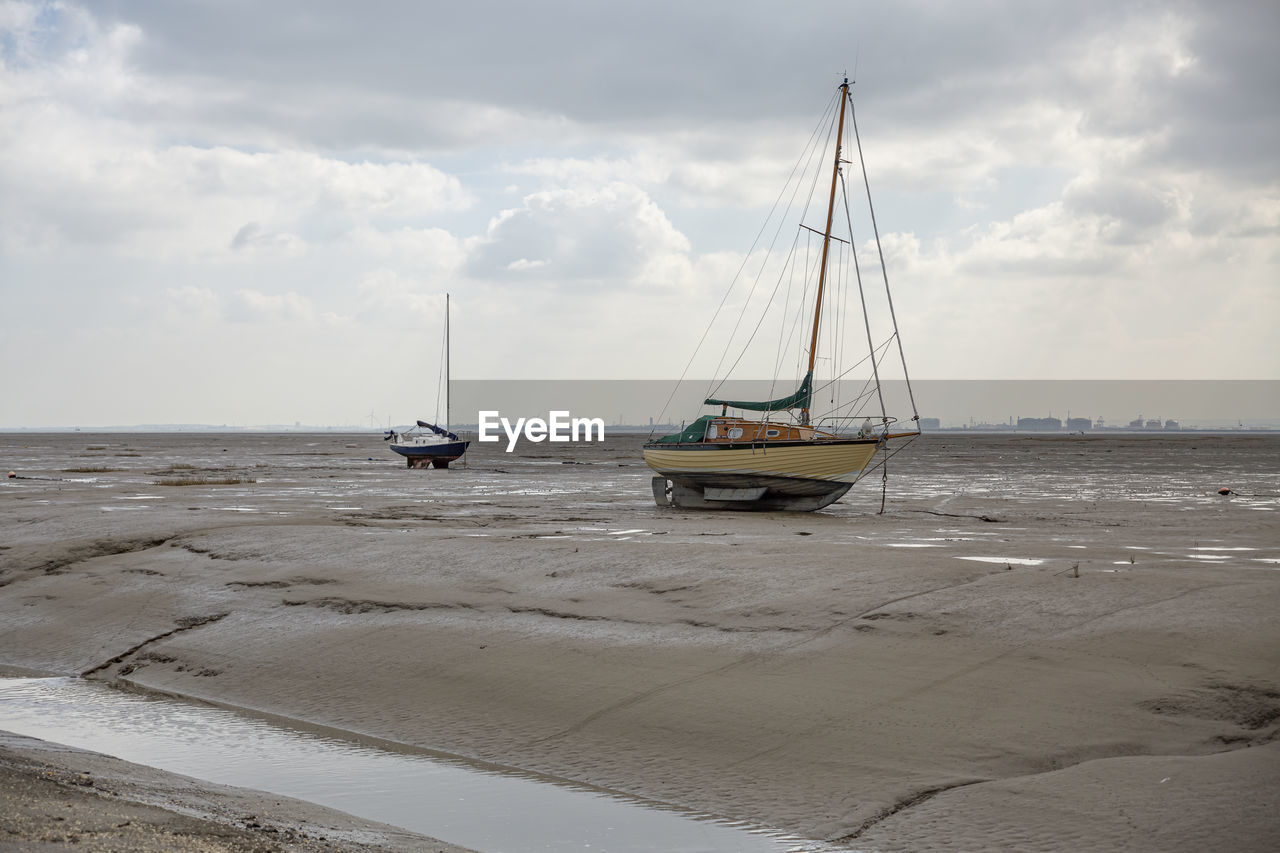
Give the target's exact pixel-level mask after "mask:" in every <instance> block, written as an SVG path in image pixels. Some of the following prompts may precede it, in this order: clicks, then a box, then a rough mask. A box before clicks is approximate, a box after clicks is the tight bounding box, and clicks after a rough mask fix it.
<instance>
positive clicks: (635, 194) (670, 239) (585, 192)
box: [467, 182, 690, 285]
mask: <svg viewBox="0 0 1280 853" xmlns="http://www.w3.org/2000/svg"><path fill="white" fill-rule="evenodd" d="M689 250H690V246H689V241H688V240H687V239H686V238H685V237H684V235H682V234H681V233H680V232H678V231H677V230H676V229H675V228H674V227H673V226H672V224H671V221H670V220H669V219H668V218H667V217H666V215H665V214H664V213H663V212H662V211H661V210H660V209H659V208H658V207H657V205H655V204H654V203H653V201H652V200H651V199H650V198H649V197H648V195H647V194H646V193H645V192H644V191H643V190H641V189H639V188H638V187H635V186H632V185H629V184H623V183H617V182H615V183H610V184H605V185H602V186H597V187H593V188H592V187H579V188H575V189H559V190H549V191H546V192H539V193H533V194H531V195H528V196H526V197H525V198H524V202H523V205H522V206H521V207H519V208H512V209H508V210H504V211H502V212H501V213H500V214H499V215H498V216H497V217H495V218H494V220H493V221H492V222H491V223H490V225H489V228H488V230H487V232H486V234H485V236H484V238H483V240H481V241H479V242H478V243H477V244H476V245H475V248H474V252H473V253H472V255H471V259H470V262H469V264H468V268H467V271H468V273H469V274H470V275H471V276H473V277H475V278H479V279H489V280H495V281H505V282H517V281H524V280H528V279H530V278H533V279H535V280H542V281H549V282H553V283H556V284H561V285H571V284H573V283H574V282H582V281H602V280H603V281H618V282H628V281H634V280H636V279H638V278H641V277H643V276H644V275H645V272H646V270H647V269H648V268H649V267H650V265H652V264H654V263H656V262H658V260H659V259H660V258H661V257H663V256H665V255H672V254H675V255H681V254H684V253H687V252H688V251H689Z"/></svg>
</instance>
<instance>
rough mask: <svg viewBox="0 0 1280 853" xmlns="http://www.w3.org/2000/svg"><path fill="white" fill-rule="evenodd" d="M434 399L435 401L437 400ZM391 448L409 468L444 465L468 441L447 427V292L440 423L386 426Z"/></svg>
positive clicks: (461, 449) (455, 457)
mask: <svg viewBox="0 0 1280 853" xmlns="http://www.w3.org/2000/svg"><path fill="white" fill-rule="evenodd" d="M437 402H438V401H437ZM384 440H386V441H390V442H391V444H390V445H389V446H390V447H391V450H392V451H393V452H395V453H398V454H400V455H401V456H403V457H404V458H405V462H406V463H407V464H408V466H409V467H410V468H428V467H434V468H448V467H449V463H450V462H453V461H454V460H455V459H460V458H462V454H464V453H466V452H467V447H468V446H470V444H471V442H469V441H464V440H463V439H462V438H460V437H459V436H458V435H457V433H454V432H451V431H450V430H449V294H447V293H446V294H445V296H444V426H439V425H437V424H433V423H428V422H427V421H418V422H417V425H416V426H414V427H411V428H409V429H407V430H405V431H404V432H396V431H395V430H387V435H386V437H385V439H384Z"/></svg>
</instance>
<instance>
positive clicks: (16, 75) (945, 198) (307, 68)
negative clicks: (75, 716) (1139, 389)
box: [0, 0, 1280, 427]
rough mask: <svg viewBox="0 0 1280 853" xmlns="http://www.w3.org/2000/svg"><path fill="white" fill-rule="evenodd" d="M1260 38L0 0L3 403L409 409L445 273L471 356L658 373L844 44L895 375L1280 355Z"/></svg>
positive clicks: (931, 19)
mask: <svg viewBox="0 0 1280 853" xmlns="http://www.w3.org/2000/svg"><path fill="white" fill-rule="evenodd" d="M1277 36H1280V5H1277V4H1276V3H1274V2H1271V0H1256V2H1230V0H1227V2H1223V0H1214V2H1212V3H1210V2H1203V3H1197V2H1186V3H1181V2H1158V3H1156V2H1152V3H1143V2H1137V3H1116V2H1114V0H1106V2H1090V1H1089V0H1085V2H1075V3H1061V2H1021V1H1020V0H1007V2H995V0H992V2H981V1H980V0H975V2H956V3H943V2H917V3H911V2H906V3H884V2H861V0H852V2H851V0H839V2H830V3H826V2H799V3H787V4H781V3H763V2H733V3H728V2H706V3H689V2H680V3H668V2H650V3H640V4H634V3H633V4H622V3H608V2H587V0H582V2H557V1H556V0H552V2H540V3H527V2H518V1H517V0H510V2H482V3H456V2H450V3H444V2H440V3H435V2H416V1H415V2H410V0H404V2H373V3H359V4H357V3H349V2H323V0H293V2H289V0H277V1H276V2H271V3H260V2H256V0H255V2H249V0H217V2H212V0H210V2H196V1H195V0H129V2H125V0H118V2H112V0H99V2H93V3H85V4H79V3H75V2H70V0H68V2H48V3H45V2H25V1H24V0H0V317H2V318H3V321H4V328H3V333H2V334H0V363H2V366H0V427H16V426H53V425H64V426H69V425H76V424H80V425H109V424H140V423H212V424H222V423H225V424H238V425H250V424H272V423H276V424H278V423H293V422H294V421H301V422H303V423H307V424H317V425H321V424H361V423H363V424H365V425H368V424H369V422H370V419H371V416H372V417H373V418H374V419H376V420H377V421H378V422H385V421H386V420H387V418H391V419H392V420H393V421H395V422H397V423H403V422H406V421H408V420H411V419H412V418H413V417H415V416H419V415H421V414H425V413H429V412H430V411H431V407H432V406H434V400H435V397H436V383H437V377H438V375H439V360H440V343H441V341H440V338H441V326H442V316H443V313H442V312H443V303H444V294H445V293H446V292H448V293H450V294H452V302H453V332H454V334H453V366H454V370H453V373H454V376H455V377H456V378H466V379H496V378H542V379H570V378H574V379H587V378H590V379H610V378H619V379H623V378H635V379H640V378H643V379H664V378H674V377H676V376H679V375H680V373H681V372H682V371H683V370H684V369H685V367H686V364H687V363H688V361H689V358H690V355H691V353H692V352H693V350H694V345H695V344H696V343H697V340H698V338H699V336H700V335H701V334H702V332H703V330H704V328H705V327H706V324H707V322H708V320H709V319H710V318H711V316H712V314H713V313H714V311H715V308H716V305H717V303H718V302H719V300H720V298H721V297H722V295H723V294H724V292H725V287H726V286H727V284H728V283H729V281H730V280H731V279H732V278H733V276H734V273H735V271H736V270H737V269H738V268H739V267H740V266H741V264H742V262H743V258H744V254H745V253H747V252H748V250H749V249H750V247H751V244H752V240H753V238H754V236H755V234H756V233H757V231H758V229H759V228H760V225H761V223H762V222H763V221H764V215H765V213H766V212H767V211H768V209H769V206H770V204H771V203H772V202H773V199H774V198H775V197H776V195H777V193H778V191H779V189H781V187H782V184H783V182H784V181H785V179H786V177H787V174H788V171H789V170H790V169H791V167H792V165H793V164H794V163H795V161H796V158H797V156H798V155H799V154H800V152H801V150H802V148H803V146H804V145H805V140H806V139H807V137H808V135H809V133H810V132H811V130H812V129H813V127H814V123H815V121H816V120H817V118H818V117H819V116H820V115H821V113H822V111H823V109H824V106H825V105H826V104H827V103H828V101H829V100H830V98H831V94H832V92H833V90H834V87H835V86H836V85H837V84H838V83H839V81H840V79H841V77H842V75H843V73H844V72H846V71H847V72H848V73H849V74H850V76H852V77H854V78H855V80H856V84H855V86H854V99H855V103H856V104H857V115H858V122H859V130H860V131H861V134H862V142H863V147H864V151H865V155H866V162H867V169H868V172H869V174H870V176H871V182H872V189H873V192H874V193H875V198H876V214H877V217H878V220H879V225H880V230H881V236H882V238H883V243H884V249H885V256H886V263H887V266H888V270H889V275H890V278H891V280H892V283H893V288H894V291H893V292H894V300H895V305H896V308H897V312H898V316H899V321H900V326H901V331H902V338H903V342H904V344H905V351H906V356H907V360H908V363H909V364H910V367H911V372H912V375H913V377H919V378H931V379H949V378H981V379H998V378H1009V379H1078V378H1127V379H1178V378H1185V379H1224V378H1242V379H1243V378H1249V379H1276V378H1280V347H1277V345H1276V332H1275V327H1276V325H1277V323H1280V157H1278V156H1277V153H1276V152H1277V151H1280V109H1277V103H1278V102H1277V95H1276V92H1277V91H1280V52H1278V51H1277V50H1276V49H1275V41H1276V38H1277ZM816 224H819V225H820V223H816ZM863 236H866V235H863ZM867 245H869V246H871V245H873V244H867ZM871 251H872V252H874V249H873V248H872V249H871ZM735 298H736V297H735ZM730 307H732V306H730ZM712 366H713V365H710V364H709V365H706V366H705V367H704V366H702V365H694V367H693V371H692V372H693V375H700V372H701V373H704V374H709V373H710V368H711V367H712ZM926 408H927V407H926Z"/></svg>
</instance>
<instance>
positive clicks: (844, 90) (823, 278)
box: [800, 77, 849, 424]
mask: <svg viewBox="0 0 1280 853" xmlns="http://www.w3.org/2000/svg"><path fill="white" fill-rule="evenodd" d="M848 100H849V78H848V77H846V78H844V82H843V83H841V84H840V121H839V125H838V127H837V128H836V158H835V162H834V163H833V164H832V166H831V197H830V198H829V199H828V200H827V227H826V228H825V229H824V230H823V232H822V266H821V267H820V268H819V270H818V294H817V296H816V297H815V300H814V306H813V338H812V340H811V342H810V344H809V375H810V376H812V375H813V365H814V362H816V361H817V359H818V325H819V322H820V320H821V318H822V291H823V288H824V287H825V285H826V283H827V253H828V252H829V251H830V249H831V221H832V218H833V217H834V215H835V210H836V182H837V181H838V180H839V179H840V142H841V141H842V140H843V139H844V106H845V103H846V102H847V101H848ZM800 422H801V423H802V424H808V423H809V409H808V407H805V408H803V409H801V410H800Z"/></svg>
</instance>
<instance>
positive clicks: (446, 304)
mask: <svg viewBox="0 0 1280 853" xmlns="http://www.w3.org/2000/svg"><path fill="white" fill-rule="evenodd" d="M444 431H445V432H448V431H449V294H447V293H446V294H445V295H444Z"/></svg>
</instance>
